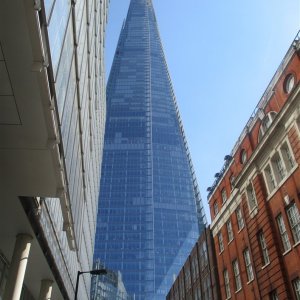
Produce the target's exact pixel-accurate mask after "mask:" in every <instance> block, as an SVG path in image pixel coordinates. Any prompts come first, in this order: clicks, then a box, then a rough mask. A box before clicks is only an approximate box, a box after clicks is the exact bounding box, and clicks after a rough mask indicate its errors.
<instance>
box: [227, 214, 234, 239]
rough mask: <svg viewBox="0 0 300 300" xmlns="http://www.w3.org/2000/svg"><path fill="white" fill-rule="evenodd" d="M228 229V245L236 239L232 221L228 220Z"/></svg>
mask: <svg viewBox="0 0 300 300" xmlns="http://www.w3.org/2000/svg"><path fill="white" fill-rule="evenodd" d="M226 228H227V238H228V244H229V243H231V242H232V241H233V239H234V234H233V228H232V223H231V219H228V220H227V222H226Z"/></svg>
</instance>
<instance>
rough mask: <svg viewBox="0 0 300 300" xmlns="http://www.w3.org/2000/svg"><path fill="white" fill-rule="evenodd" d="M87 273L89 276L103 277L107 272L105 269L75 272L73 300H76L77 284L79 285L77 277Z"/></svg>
mask: <svg viewBox="0 0 300 300" xmlns="http://www.w3.org/2000/svg"><path fill="white" fill-rule="evenodd" d="M86 273H89V274H91V275H105V274H107V270H105V269H99V270H91V271H86V272H80V271H78V272H77V279H76V288H75V300H77V292H78V284H79V276H80V275H81V274H86Z"/></svg>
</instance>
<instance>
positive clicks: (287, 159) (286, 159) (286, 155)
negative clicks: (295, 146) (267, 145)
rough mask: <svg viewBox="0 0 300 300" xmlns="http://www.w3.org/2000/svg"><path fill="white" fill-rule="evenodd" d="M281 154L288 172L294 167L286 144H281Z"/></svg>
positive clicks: (293, 161)
mask: <svg viewBox="0 0 300 300" xmlns="http://www.w3.org/2000/svg"><path fill="white" fill-rule="evenodd" d="M281 153H282V157H283V160H284V162H285V166H286V169H287V170H288V171H290V170H291V169H292V168H293V167H294V166H295V160H294V158H293V156H292V153H291V151H290V148H289V146H288V145H287V143H285V144H283V146H282V147H281Z"/></svg>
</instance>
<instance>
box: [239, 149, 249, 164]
mask: <svg viewBox="0 0 300 300" xmlns="http://www.w3.org/2000/svg"><path fill="white" fill-rule="evenodd" d="M246 161H247V152H246V150H245V149H242V151H241V153H240V163H241V164H242V165H243V164H244V163H245V162H246Z"/></svg>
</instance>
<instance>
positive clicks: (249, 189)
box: [247, 184, 257, 211]
mask: <svg viewBox="0 0 300 300" xmlns="http://www.w3.org/2000/svg"><path fill="white" fill-rule="evenodd" d="M247 197H248V203H249V207H250V211H252V210H253V209H254V208H256V207H257V201H256V197H255V192H254V189H253V186H252V184H249V185H248V187H247Z"/></svg>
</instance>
